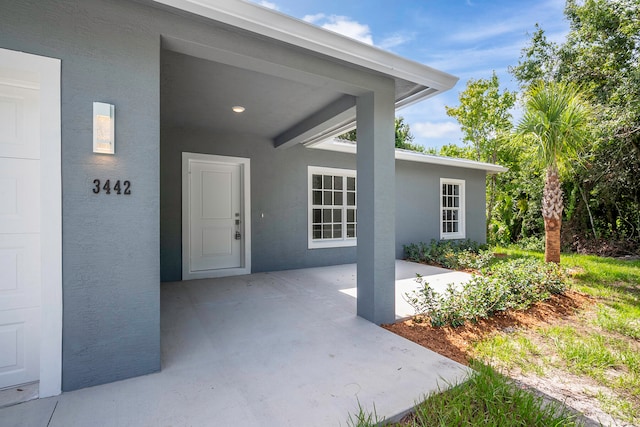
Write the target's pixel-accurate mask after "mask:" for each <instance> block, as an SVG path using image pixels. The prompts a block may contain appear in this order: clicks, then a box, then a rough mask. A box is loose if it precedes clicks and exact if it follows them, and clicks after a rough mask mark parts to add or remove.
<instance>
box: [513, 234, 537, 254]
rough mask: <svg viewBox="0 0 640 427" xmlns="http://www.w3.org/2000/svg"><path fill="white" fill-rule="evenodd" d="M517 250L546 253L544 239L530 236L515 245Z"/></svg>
mask: <svg viewBox="0 0 640 427" xmlns="http://www.w3.org/2000/svg"><path fill="white" fill-rule="evenodd" d="M514 245H515V246H516V247H517V248H519V249H523V250H525V251H535V252H544V237H537V236H530V237H523V238H522V239H520V240H518V241H517V242H516V243H515V244H514Z"/></svg>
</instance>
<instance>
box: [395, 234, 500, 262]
mask: <svg viewBox="0 0 640 427" xmlns="http://www.w3.org/2000/svg"><path fill="white" fill-rule="evenodd" d="M403 247H404V252H405V257H406V259H408V260H409V261H415V262H422V263H426V264H437V265H440V266H442V267H445V268H453V269H458V268H473V269H480V268H483V267H485V266H486V265H488V264H489V262H490V261H491V259H493V253H492V252H491V251H489V250H487V247H486V245H481V244H480V243H477V242H474V241H471V240H469V239H467V240H435V239H431V242H429V244H426V243H423V242H420V243H412V244H410V245H404V246H403Z"/></svg>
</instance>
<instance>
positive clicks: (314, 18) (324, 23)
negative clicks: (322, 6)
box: [302, 13, 373, 45]
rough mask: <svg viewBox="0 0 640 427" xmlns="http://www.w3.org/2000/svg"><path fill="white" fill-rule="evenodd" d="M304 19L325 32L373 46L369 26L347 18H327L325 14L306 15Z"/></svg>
mask: <svg viewBox="0 0 640 427" xmlns="http://www.w3.org/2000/svg"><path fill="white" fill-rule="evenodd" d="M302 19H303V20H304V21H307V22H310V23H312V24H316V25H319V26H320V27H322V28H324V29H325V30H329V31H333V32H335V33H338V34H342V35H343V36H347V37H351V38H352V39H356V40H358V41H361V42H363V43H366V44H370V45H372V44H373V37H372V36H371V29H370V28H369V26H368V25H366V24H361V23H359V22H358V21H354V20H353V19H351V18H349V17H347V16H340V15H329V16H327V15H325V14H324V13H317V14H315V15H305V16H304V17H303V18H302Z"/></svg>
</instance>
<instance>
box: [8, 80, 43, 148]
mask: <svg viewBox="0 0 640 427" xmlns="http://www.w3.org/2000/svg"><path fill="white" fill-rule="evenodd" d="M29 86H33V83H30V82H22V81H19V80H13V79H7V78H3V77H2V76H1V75H0V129H2V132H1V133H0V157H15V158H23V159H25V158H27V159H38V158H40V119H39V117H40V110H39V107H38V105H39V99H38V96H39V91H38V90H36V89H33V88H32V87H29Z"/></svg>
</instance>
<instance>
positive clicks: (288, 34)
mask: <svg viewBox="0 0 640 427" xmlns="http://www.w3.org/2000/svg"><path fill="white" fill-rule="evenodd" d="M153 1H155V2H156V3H160V4H164V5H166V6H170V7H173V8H176V9H180V10H183V11H186V12H190V13H193V14H196V15H200V16H203V17H205V18H209V19H212V20H215V21H218V22H221V23H224V24H227V25H231V26H234V27H238V28H242V29H244V30H247V31H251V32H254V33H256V34H260V35H263V36H266V37H269V38H272V39H275V40H278V41H281V42H284V43H288V44H291V45H294V46H298V47H301V48H304V49H307V50H310V51H313V52H317V53H319V54H323V55H326V56H329V57H332V58H336V59H339V60H342V61H346V62H348V63H351V64H354V65H357V66H360V67H364V68H367V69H369V70H373V71H376V72H379V73H382V74H385V75H388V76H390V77H393V78H398V79H403V80H406V81H409V82H413V83H416V84H419V85H423V86H427V87H429V88H432V89H435V90H436V91H437V92H441V91H446V90H448V89H451V88H452V87H453V86H454V85H455V84H456V82H457V81H458V78H457V77H455V76H453V75H451V74H448V73H445V72H443V71H439V70H436V69H434V68H431V67H429V66H426V65H424V64H420V63H418V62H415V61H411V60H409V59H406V58H403V57H401V56H398V55H395V54H393V53H391V52H387V51H385V50H382V49H379V48H377V47H375V46H371V45H368V44H365V43H362V42H359V41H357V40H354V39H351V38H349V37H345V36H343V35H341V34H338V33H335V32H332V31H328V30H325V29H323V28H320V27H317V26H315V25H312V24H309V23H308V22H305V21H302V20H300V19H296V18H293V17H290V16H288V15H285V14H283V13H280V12H278V11H275V10H272V9H268V8H265V7H262V6H259V5H256V4H253V3H249V2H247V1H238V0H233V1H220V0H153ZM411 98H413V97H411ZM420 99H424V98H423V97H418V98H417V99H415V100H412V102H411V103H413V102H417V101H418V100H420ZM402 101H403V100H402V99H399V100H396V102H402Z"/></svg>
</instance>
